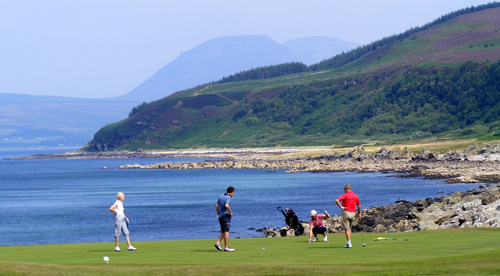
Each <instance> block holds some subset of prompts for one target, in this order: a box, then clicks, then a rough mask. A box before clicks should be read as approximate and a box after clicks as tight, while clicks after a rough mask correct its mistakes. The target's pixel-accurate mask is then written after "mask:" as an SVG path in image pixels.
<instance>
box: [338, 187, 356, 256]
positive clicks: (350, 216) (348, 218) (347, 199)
mask: <svg viewBox="0 0 500 276" xmlns="http://www.w3.org/2000/svg"><path fill="white" fill-rule="evenodd" d="M344 192H345V193H344V194H343V195H341V196H339V198H337V200H335V203H337V205H338V206H339V207H340V209H342V216H341V223H342V228H344V230H345V237H346V239H347V242H346V244H345V248H351V247H352V244H351V227H352V222H353V221H354V220H355V219H356V215H355V212H356V206H358V214H357V217H358V218H361V203H360V202H359V197H358V196H357V195H356V194H355V193H353V192H352V191H351V184H345V186H344ZM341 201H342V204H340V202H341Z"/></svg>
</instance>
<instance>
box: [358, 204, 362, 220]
mask: <svg viewBox="0 0 500 276" xmlns="http://www.w3.org/2000/svg"><path fill="white" fill-rule="evenodd" d="M358 218H361V203H360V202H358Z"/></svg>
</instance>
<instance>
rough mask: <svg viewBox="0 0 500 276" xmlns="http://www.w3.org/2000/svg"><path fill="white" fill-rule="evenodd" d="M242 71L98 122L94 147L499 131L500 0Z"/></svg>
mask: <svg viewBox="0 0 500 276" xmlns="http://www.w3.org/2000/svg"><path fill="white" fill-rule="evenodd" d="M288 72H293V73H288ZM236 75H237V76H235V78H230V79H231V80H234V81H233V82H230V81H229V82H220V83H219V82H218V83H208V84H206V85H200V86H198V87H195V88H193V89H189V90H185V91H180V92H177V93H175V94H173V95H170V96H169V97H166V98H162V99H160V100H157V101H154V102H151V103H150V104H146V105H143V106H141V108H140V109H138V110H136V111H137V112H135V114H134V115H133V116H131V117H129V118H127V119H126V120H122V121H120V122H118V123H115V124H111V125H108V126H105V127H103V128H102V129H100V130H99V131H98V132H97V133H96V134H95V136H94V139H93V140H92V141H91V143H90V144H89V147H88V150H93V151H100V150H113V149H131V150H134V149H177V148H210V147H228V148H231V147H235V148H238V147H276V146H285V147H286V146H289V147H290V146H291V147H293V146H315V145H322V146H331V145H342V146H351V145H359V144H364V143H377V142H379V143H392V142H403V141H412V140H422V139H470V138H478V139H482V140H499V139H500V3H491V4H486V5H482V6H478V7H470V8H466V9H463V10H460V11H457V12H454V13H450V14H447V15H444V16H442V17H441V18H439V19H437V20H435V21H433V22H430V23H428V24H426V25H424V26H422V27H418V28H413V29H410V30H407V31H405V32H403V33H401V34H396V35H393V36H390V37H386V38H383V39H381V40H379V41H375V42H373V43H370V44H368V45H364V46H362V47H358V48H356V49H354V50H352V51H349V52H346V53H344V54H341V55H337V56H335V57H332V58H329V59H327V60H324V61H322V62H319V63H317V64H313V65H311V66H309V67H307V66H302V67H300V66H299V67H297V66H296V64H282V65H280V66H268V67H265V68H256V69H253V70H249V71H247V72H242V73H240V74H236ZM269 76H274V77H269Z"/></svg>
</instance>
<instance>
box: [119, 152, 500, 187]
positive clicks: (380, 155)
mask: <svg viewBox="0 0 500 276" xmlns="http://www.w3.org/2000/svg"><path fill="white" fill-rule="evenodd" d="M498 152H500V149H499V148H498V147H492V148H491V149H490V150H485V149H482V150H481V151H480V152H478V153H475V152H472V151H469V152H464V153H462V152H449V153H447V154H441V155H435V154H433V153H431V152H428V151H423V152H422V153H421V154H413V153H412V152H411V151H409V150H408V149H407V148H405V149H403V150H401V149H399V148H397V147H396V148H394V149H392V150H388V149H387V148H386V147H383V148H382V149H381V150H380V151H378V152H377V153H375V154H368V153H366V152H365V151H364V150H363V148H362V147H357V148H355V149H352V150H349V151H347V152H345V153H335V154H324V155H322V156H319V157H309V156H306V157H299V158H297V157H283V156H279V158H275V157H274V156H267V157H266V158H265V159H264V158H261V157H259V158H256V157H252V156H248V155H245V156H243V157H241V156H232V157H230V158H225V159H223V160H206V161H200V162H180V163H171V162H164V163H156V164H148V165H139V164H128V165H121V166H120V167H119V168H120V169H266V170H268V171H277V170H285V172H287V173H298V172H342V171H352V172H360V173H362V172H396V173H403V174H405V175H403V176H404V177H424V178H428V179H447V181H448V182H449V183H457V182H462V183H488V184H490V183H499V182H500V153H498Z"/></svg>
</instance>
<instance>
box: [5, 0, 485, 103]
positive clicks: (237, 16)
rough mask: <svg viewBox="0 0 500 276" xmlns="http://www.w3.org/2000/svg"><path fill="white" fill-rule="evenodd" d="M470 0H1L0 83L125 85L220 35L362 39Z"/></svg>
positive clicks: (71, 89) (107, 88) (67, 89)
mask: <svg viewBox="0 0 500 276" xmlns="http://www.w3.org/2000/svg"><path fill="white" fill-rule="evenodd" d="M489 2H492V0H487V1H480V0H477V1H472V0H411V1H410V0H213V1H211V0H162V1H160V0H141V1H139V0H0V35H1V42H0V93H23V94H33V95H57V96H70V97H86V98H105V97H113V96H119V95H123V94H126V93H128V92H129V91H130V90H132V89H134V88H135V87H136V86H138V85H139V84H141V83H142V82H143V81H145V80H146V79H147V78H149V77H150V76H151V75H152V74H154V73H155V72H156V71H157V70H159V69H160V68H161V67H163V66H164V65H166V64H167V63H169V62H171V61H172V60H174V59H175V58H176V57H178V56H179V54H180V53H182V52H184V51H187V50H190V49H192V48H194V47H196V46H197V45H199V44H201V43H203V42H205V41H207V40H210V39H212V38H216V37H220V36H232V35H267V36H269V37H271V38H273V39H275V40H276V41H278V42H280V43H282V42H285V41H287V40H289V39H294V38H300V37H308V36H331V37H336V38H339V39H343V40H347V41H351V42H355V43H359V44H367V43H370V42H372V41H375V40H378V39H381V38H383V37H386V36H390V35H393V34H397V33H401V32H403V31H405V30H407V29H409V28H411V27H417V26H421V25H424V24H426V23H428V22H430V21H433V20H434V19H437V18H439V17H440V16H441V15H444V14H447V13H450V12H453V11H456V10H459V9H462V8H465V7H470V6H477V5H480V4H485V3H489Z"/></svg>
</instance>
